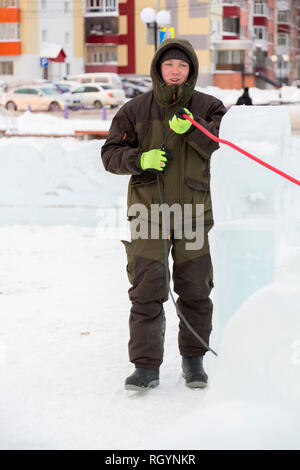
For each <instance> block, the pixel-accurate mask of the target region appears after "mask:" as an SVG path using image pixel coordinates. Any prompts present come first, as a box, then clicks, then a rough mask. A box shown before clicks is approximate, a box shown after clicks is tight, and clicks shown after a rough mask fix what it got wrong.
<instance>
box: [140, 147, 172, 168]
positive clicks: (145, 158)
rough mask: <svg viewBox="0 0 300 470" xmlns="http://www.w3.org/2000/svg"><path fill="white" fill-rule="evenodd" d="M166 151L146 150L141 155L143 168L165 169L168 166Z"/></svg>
mask: <svg viewBox="0 0 300 470" xmlns="http://www.w3.org/2000/svg"><path fill="white" fill-rule="evenodd" d="M165 155H166V153H165V151H164V150H160V149H153V150H149V151H148V152H144V153H142V155H141V167H142V169H143V170H148V169H152V170H158V171H163V170H164V167H165V166H166V163H165V162H166V161H167V158H166V156H165Z"/></svg>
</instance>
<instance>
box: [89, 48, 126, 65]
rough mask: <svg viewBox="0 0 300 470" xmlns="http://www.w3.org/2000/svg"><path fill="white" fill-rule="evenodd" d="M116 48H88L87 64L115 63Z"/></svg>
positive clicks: (116, 58)
mask: <svg viewBox="0 0 300 470" xmlns="http://www.w3.org/2000/svg"><path fill="white" fill-rule="evenodd" d="M117 60H118V57H117V46H89V47H88V48H87V62H88V63H89V64H99V63H100V64H105V63H107V62H117Z"/></svg>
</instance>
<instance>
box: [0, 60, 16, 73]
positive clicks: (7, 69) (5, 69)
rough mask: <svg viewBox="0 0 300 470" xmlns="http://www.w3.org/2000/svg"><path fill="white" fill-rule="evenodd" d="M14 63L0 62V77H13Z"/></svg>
mask: <svg viewBox="0 0 300 470" xmlns="http://www.w3.org/2000/svg"><path fill="white" fill-rule="evenodd" d="M13 74H14V63H13V62H0V75H13Z"/></svg>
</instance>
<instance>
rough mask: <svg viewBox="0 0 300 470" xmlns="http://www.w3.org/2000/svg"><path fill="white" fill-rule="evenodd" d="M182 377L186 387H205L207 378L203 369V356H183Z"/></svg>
mask: <svg viewBox="0 0 300 470" xmlns="http://www.w3.org/2000/svg"><path fill="white" fill-rule="evenodd" d="M182 375H183V377H184V378H185V384H186V386H187V387H190V388H204V387H206V386H207V380H208V377H207V374H206V373H205V371H204V369H203V356H183V357H182Z"/></svg>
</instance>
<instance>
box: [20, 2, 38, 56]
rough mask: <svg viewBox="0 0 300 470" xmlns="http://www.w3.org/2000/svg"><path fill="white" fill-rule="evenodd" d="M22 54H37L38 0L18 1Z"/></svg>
mask: <svg viewBox="0 0 300 470" xmlns="http://www.w3.org/2000/svg"><path fill="white" fill-rule="evenodd" d="M20 10H21V25H20V29H21V42H22V54H39V4H38V0H20Z"/></svg>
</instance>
